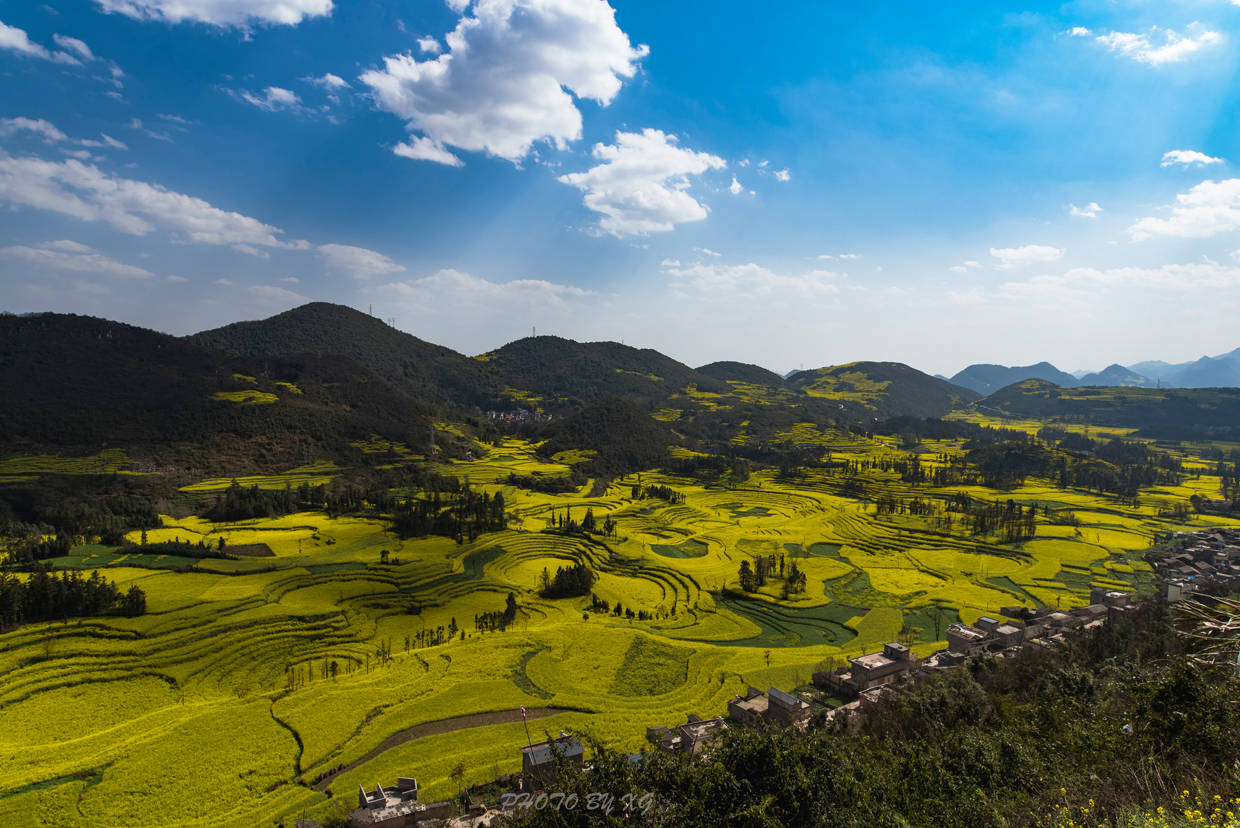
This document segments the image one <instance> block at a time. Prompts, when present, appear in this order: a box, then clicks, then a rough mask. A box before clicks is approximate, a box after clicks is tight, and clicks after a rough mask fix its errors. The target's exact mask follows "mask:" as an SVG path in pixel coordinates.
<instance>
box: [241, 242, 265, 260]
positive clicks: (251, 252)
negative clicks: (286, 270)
mask: <svg viewBox="0 0 1240 828" xmlns="http://www.w3.org/2000/svg"><path fill="white" fill-rule="evenodd" d="M232 249H233V250H236V251H237V252H238V253H244V254H245V255H247V256H253V257H254V258H256V259H270V258H271V254H270V253H268V252H267V251H266V250H260V249H258V248H257V247H255V246H254V245H252V244H234V245H233V246H232Z"/></svg>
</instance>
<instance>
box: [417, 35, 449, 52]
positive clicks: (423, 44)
mask: <svg viewBox="0 0 1240 828" xmlns="http://www.w3.org/2000/svg"><path fill="white" fill-rule="evenodd" d="M418 48H419V49H421V50H422V53H423V54H428V55H437V54H439V53H440V52H442V51H443V44H441V43H440V42H439V41H438V40H436V39H435V38H433V37H431V36H430V35H427V36H426V37H419V38H418Z"/></svg>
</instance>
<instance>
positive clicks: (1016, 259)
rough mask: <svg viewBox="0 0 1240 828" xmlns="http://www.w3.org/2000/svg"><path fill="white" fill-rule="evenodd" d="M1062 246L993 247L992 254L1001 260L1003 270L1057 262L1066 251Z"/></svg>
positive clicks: (1000, 264) (1000, 266)
mask: <svg viewBox="0 0 1240 828" xmlns="http://www.w3.org/2000/svg"><path fill="white" fill-rule="evenodd" d="M1066 252H1067V251H1065V250H1064V249H1062V248H1059V247H1050V246H1048V245H1045V244H1027V245H1025V246H1024V247H998V248H996V247H992V248H990V255H992V256H994V257H995V258H996V259H998V260H999V264H998V267H999V268H1000V269H1001V270H1011V269H1013V268H1018V267H1027V266H1029V265H1033V264H1045V263H1047V262H1055V261H1058V260H1059V259H1062V258H1063V254H1064V253H1066Z"/></svg>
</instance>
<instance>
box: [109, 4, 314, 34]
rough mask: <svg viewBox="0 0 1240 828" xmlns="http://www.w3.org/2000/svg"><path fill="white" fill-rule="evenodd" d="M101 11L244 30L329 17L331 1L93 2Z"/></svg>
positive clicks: (146, 18)
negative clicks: (251, 26)
mask: <svg viewBox="0 0 1240 828" xmlns="http://www.w3.org/2000/svg"><path fill="white" fill-rule="evenodd" d="M96 2H97V3H98V4H99V7H100V9H101V10H102V11H105V12H113V13H117V14H123V15H126V16H127V17H132V18H135V19H137V20H159V21H162V22H166V23H181V22H183V21H186V20H190V21H194V22H198V23H207V24H209V25H212V26H237V27H246V26H248V25H250V24H252V23H268V24H285V25H289V26H295V25H297V24H298V23H300V22H301V21H302V20H304V19H305V18H307V17H322V16H325V15H329V14H331V11H332V0H245V2H238V0H96Z"/></svg>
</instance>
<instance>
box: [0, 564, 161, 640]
mask: <svg viewBox="0 0 1240 828" xmlns="http://www.w3.org/2000/svg"><path fill="white" fill-rule="evenodd" d="M145 612H146V593H144V592H143V591H142V589H141V588H139V587H138V586H137V585H136V584H135V585H134V586H131V587H130V588H129V589H128V591H126V592H121V590H120V588H118V587H117V586H116V584H115V583H113V582H112V581H109V580H107V579H106V578H104V577H103V576H102V575H100V574H99V570H97V569H96V570H94V571H93V572H91V574H90V575H89V576H88V577H86V578H83V577H82V573H80V572H78V571H77V570H76V569H73V570H61V571H59V572H53V571H52V570H51V569H50V567H49V568H42V567H41V568H39V569H37V570H35V571H34V572H33V573H31V575H30V577H29V578H27V579H25V580H22V579H20V578H18V577H16V576H14V575H10V574H9V573H7V572H0V627H11V626H15V625H18V624H25V623H34V622H37V621H67V620H68V619H70V618H89V617H93V616H99V615H124V616H127V617H129V618H133V617H136V616H139V615H142V614H143V613H145Z"/></svg>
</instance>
